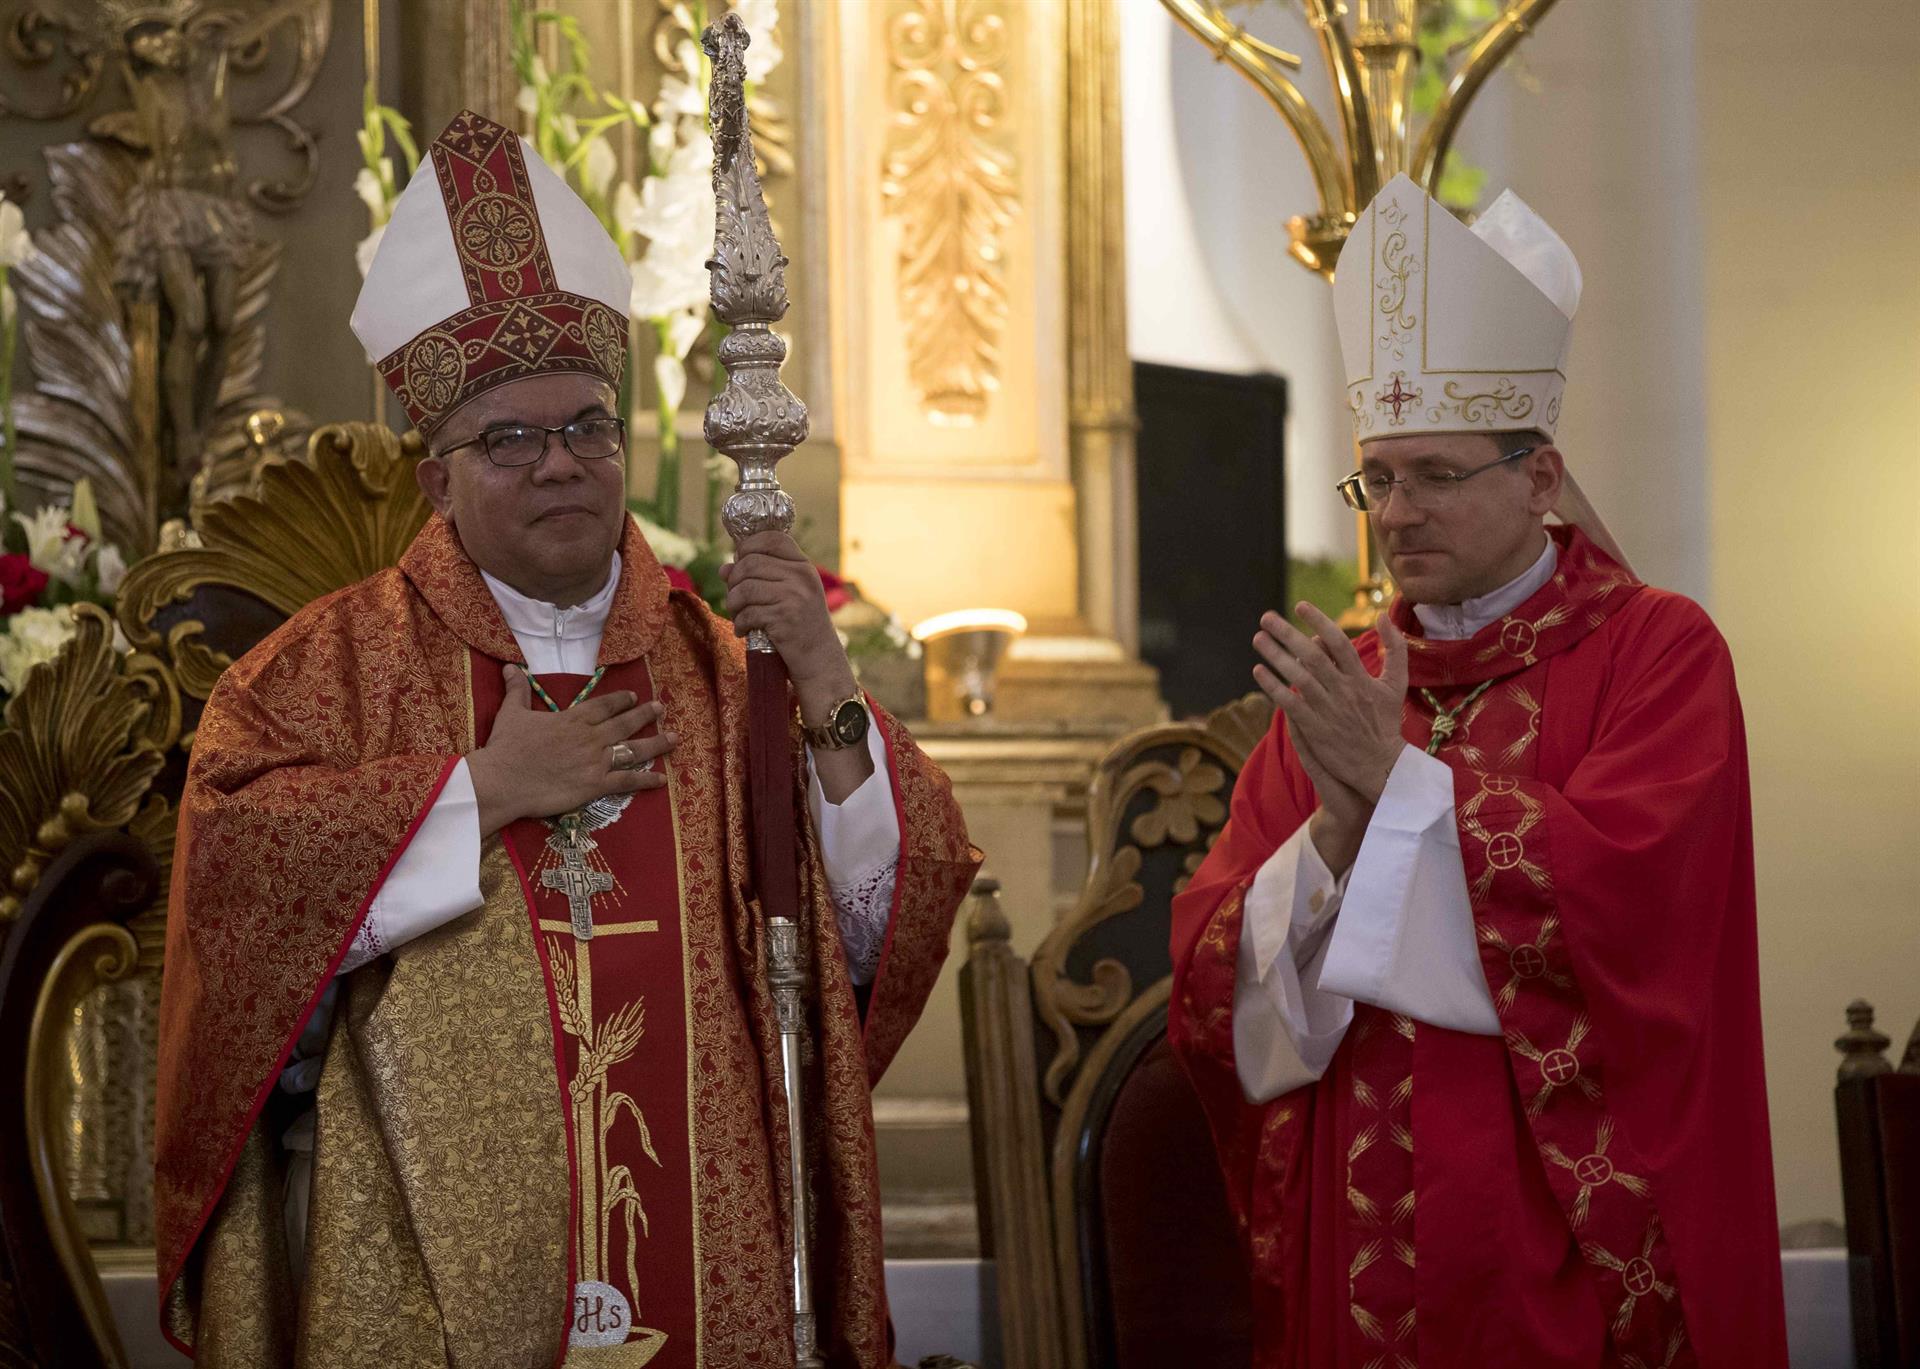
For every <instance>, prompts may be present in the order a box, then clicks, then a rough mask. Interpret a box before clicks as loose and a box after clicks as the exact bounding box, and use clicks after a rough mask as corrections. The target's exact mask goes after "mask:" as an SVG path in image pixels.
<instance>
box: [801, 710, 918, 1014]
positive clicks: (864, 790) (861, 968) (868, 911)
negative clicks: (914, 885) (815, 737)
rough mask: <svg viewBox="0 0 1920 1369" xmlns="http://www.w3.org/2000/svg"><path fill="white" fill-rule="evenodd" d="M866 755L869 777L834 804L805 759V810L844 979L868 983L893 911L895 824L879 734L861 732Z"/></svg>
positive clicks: (889, 770) (897, 831) (888, 767)
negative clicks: (815, 839) (842, 956)
mask: <svg viewBox="0 0 1920 1369" xmlns="http://www.w3.org/2000/svg"><path fill="white" fill-rule="evenodd" d="M867 755H868V756H869V757H870V758H871V759H872V761H873V774H871V775H869V776H868V777H867V780H866V782H865V783H864V784H862V785H861V786H860V787H859V788H858V789H856V790H854V791H853V792H852V793H851V794H849V795H847V797H846V798H845V799H844V800H842V801H841V802H839V803H829V802H827V796H826V794H825V792H824V791H823V790H822V789H821V788H820V777H819V776H818V775H817V774H814V773H812V772H813V756H812V753H811V752H809V753H808V756H807V770H808V772H809V775H808V786H807V807H808V809H809V811H810V812H811V814H812V816H813V826H814V830H815V831H816V832H818V833H819V834H820V858H821V862H822V863H823V864H824V865H825V866H826V867H827V892H828V894H829V895H830V896H831V897H832V899H833V913H834V920H835V921H836V922H838V923H839V924H840V942H841V945H842V947H843V948H844V950H845V951H846V956H847V977H848V978H850V979H851V980H853V982H854V983H856V984H869V983H872V982H873V976H874V974H875V973H876V972H877V971H878V970H879V968H880V952H881V951H882V949H884V948H885V946H886V944H887V920H888V918H889V917H890V915H891V914H892V911H893V886H894V881H895V879H896V877H897V876H898V873H899V869H900V820H899V818H898V817H897V816H896V815H895V813H894V811H893V771H892V768H891V764H892V763H891V762H890V761H889V760H888V758H887V748H886V746H885V745H884V744H883V743H882V741H881V739H880V729H879V728H877V727H872V728H869V729H867Z"/></svg>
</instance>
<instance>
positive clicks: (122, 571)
mask: <svg viewBox="0 0 1920 1369" xmlns="http://www.w3.org/2000/svg"><path fill="white" fill-rule="evenodd" d="M93 573H94V574H95V575H96V576H98V577H99V579H100V592H101V593H102V594H118V593H119V592H120V582H121V581H122V580H124V579H126V578H127V561H126V558H125V557H124V556H122V555H121V554H120V548H118V547H116V546H114V545H113V543H111V542H106V543H103V544H102V545H101V547H100V551H99V554H98V555H96V556H95V557H94V558H93Z"/></svg>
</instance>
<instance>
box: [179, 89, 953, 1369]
mask: <svg viewBox="0 0 1920 1369" xmlns="http://www.w3.org/2000/svg"><path fill="white" fill-rule="evenodd" d="M627 290H628V286H627V277H626V268H625V264H624V263H623V262H622V261H621V260H620V257H619V254H618V253H617V251H616V250H615V249H614V247H613V245H612V243H611V242H610V241H608V240H607V238H606V236H605V234H604V232H602V231H601V230H600V228H599V225H598V224H597V222H596V221H595V220H594V219H593V217H592V215H591V214H590V213H589V212H588V211H587V209H586V207H585V206H584V205H583V204H581V203H580V202H579V201H578V199H577V198H575V197H574V196H573V195H572V193H571V192H570V191H569V190H568V189H567V188H566V186H565V185H564V184H563V183H562V182H560V181H559V179H558V178H557V177H556V176H554V175H553V173H551V172H550V171H548V170H547V169H546V168H545V167H544V166H543V165H541V164H540V163H539V161H538V159H537V157H536V156H535V155H534V154H533V152H532V150H531V149H530V148H528V147H527V146H526V145H525V144H524V143H523V142H522V141H521V140H520V139H518V138H517V137H515V136H514V135H512V134H511V133H510V132H509V131H507V130H506V129H504V128H501V127H499V126H498V125H495V124H492V123H489V122H488V121H486V120H484V119H481V118H479V117H478V116H474V115H471V114H466V115H462V116H460V117H459V118H458V119H456V120H455V121H454V123H453V125H452V126H450V127H449V128H448V130H447V131H446V132H445V133H443V134H442V135H441V137H440V138H439V139H437V140H436V141H435V143H434V144H433V147H432V149H431V166H430V167H428V166H423V168H422V174H421V175H420V176H418V177H416V178H415V180H414V181H413V182H412V184H410V185H409V187H408V189H407V191H406V193H405V194H404V195H403V196H402V197H401V200H400V203H399V205H398V206H397V207H396V211H395V214H394V217H393V220H392V223H391V224H390V226H389V229H388V232H387V234H386V237H385V239H384V241H383V244H382V248H381V255H380V256H379V257H378V258H376V260H375V262H374V266H373V269H372V271H371V272H370V273H369V277H368V281H367V287H366V291H365V293H364V294H363V296H362V300H361V305H360V308H359V309H357V310H356V313H355V319H354V323H355V328H356V331H357V332H359V334H360V336H361V338H362V340H363V341H364V342H366V343H367V345H368V349H369V352H370V355H371V356H372V357H373V359H374V360H375V361H376V362H378V363H379V364H380V367H381V369H382V371H383V373H384V374H385V375H386V376H387V377H388V379H389V381H390V382H391V383H392V385H393V387H394V389H395V392H396V394H397V395H398V396H399V398H400V399H401V401H402V402H403V404H404V405H405V406H406V407H407V410H408V413H409V416H410V417H411V418H412V419H413V420H414V422H415V424H416V425H417V426H418V427H419V429H420V430H421V432H422V434H423V435H424V436H425V437H426V438H427V442H428V447H429V451H430V453H431V455H430V456H429V457H428V458H427V459H426V460H424V461H423V462H422V464H421V468H420V481H421V485H422V487H423V489H424V490H425V492H426V493H427V495H428V497H429V499H430V500H431V502H432V503H433V505H434V507H435V510H436V513H435V515H434V517H433V518H432V519H431V520H430V521H429V522H428V524H427V525H426V527H425V528H424V529H423V530H422V531H421V533H420V534H419V536H418V537H417V538H416V540H415V542H414V543H413V545H412V547H411V548H410V549H409V550H408V552H407V553H406V555H405V557H404V558H403V559H402V561H401V563H400V565H399V566H397V567H395V568H393V569H391V570H388V571H384V572H382V573H380V574H378V575H375V576H373V577H372V578H370V579H368V580H365V581H363V582H361V583H360V584H358V585H354V586H351V587H349V588H347V589H345V590H342V591H340V592H339V593H337V594H334V595H331V596H329V597H327V598H325V599H322V600H320V601H318V602H316V603H314V604H311V605H309V606H308V607H307V608H306V609H304V610H302V611H301V612H300V613H298V614H296V615H295V616H294V617H293V618H292V619H291V620H290V621H289V622H288V623H287V624H286V625H285V626H284V627H282V628H281V629H280V630H279V631H277V632H275V633H274V634H273V635H271V636H270V637H269V638H268V639H267V640H266V641H264V642H262V643H261V644H260V646H258V647H257V648H255V649H254V650H253V651H251V652H249V653H248V654H247V655H246V656H245V657H244V658H243V659H241V660H240V661H238V662H236V663H235V664H234V665H233V666H232V667H231V668H230V669H229V670H228V671H227V672H226V674H225V675H224V676H222V678H221V681H220V683H219V685H218V687H217V688H216V690H215V692H214V695H213V697H212V699H210V700H209V702H208V706H207V709H206V712H205V715H204V717H203V718H202V721H201V724H200V727H199V730H198V733H197V735H196V738H195V744H194V750H193V760H192V766H191V769H190V772H189V775H188V780H187V786H186V792H185V795H184V797H183V800H182V805H181V816H180V833H179V842H178V848H177V853H176V858H175V863H174V875H175V881H174V887H173V891H172V902H171V907H170V913H169V919H168V939H167V953H166V970H165V980H164V987H163V993H162V1005H161V1028H160V1030H161V1045H160V1096H159V1100H158V1135H157V1144H156V1174H155V1197H156V1212H157V1225H158V1231H159V1258H160V1280H161V1286H162V1289H163V1300H164V1309H163V1318H164V1322H165V1326H166V1329H167V1331H168V1334H169V1335H170V1337H171V1338H172V1339H173V1340H174V1342H175V1343H176V1344H177V1345H179V1346H180V1347H181V1348H182V1349H183V1350H186V1351H187V1352H188V1353H190V1354H193V1355H194V1356H195V1358H196V1359H197V1360H199V1361H200V1362H203V1363H207V1364H212V1365H219V1366H227V1365H245V1366H262V1367H264V1366H283V1365H289V1364H300V1365H315V1366H320V1365H341V1366H367V1365H382V1366H388V1365H391V1366H402V1367H408V1366H448V1367H449V1369H451V1367H452V1366H468V1365H472V1366H486V1367H487V1369H493V1367H494V1366H500V1367H502V1369H506V1367H507V1366H513V1367H515V1369H518V1367H519V1366H527V1367H528V1369H532V1367H533V1366H549V1365H558V1364H566V1365H574V1366H593V1365H608V1366H640V1365H655V1366H682V1365H684V1366H694V1365H725V1366H733V1365H749V1364H765V1365H772V1364H778V1363H788V1364H790V1363H792V1361H793V1355H794V1349H793V1324H792V1316H791V1306H790V1281H789V1274H788V1269H789V1262H790V1260H791V1258H792V1256H793V1251H794V1246H795V1243H796V1242H800V1243H802V1244H803V1246H804V1253H805V1258H807V1259H808V1260H809V1261H810V1262H811V1264H812V1267H813V1270H814V1276H815V1279H814V1286H815V1288H816V1290H817V1292H818V1302H819V1332H820V1341H821V1344H822V1347H823V1351H824V1353H825V1354H826V1355H827V1358H828V1362H829V1363H831V1364H834V1365H845V1366H856V1365H857V1366H880V1365H885V1364H888V1363H890V1362H891V1354H890V1349H891V1346H890V1333H889V1328H888V1320H887V1310H886V1295H885V1287H884V1280H883V1274H882V1251H881V1241H880V1230H879V1209H880V1201H879V1191H878V1178H877V1174H876V1170H875V1161H874V1150H873V1128H872V1113H871V1105H870V1097H869V1090H870V1088H871V1086H872V1084H873V1083H874V1081H876V1080H877V1079H878V1078H879V1077H880V1074H881V1072H882V1071H883V1070H884V1069H885V1068H886V1066H887V1063H888V1062H889V1060H891V1058H892V1056H893V1054H894V1052H895V1051H896V1050H897V1049H898V1047H899V1045H900V1042H901V1040H902V1039H903V1038H904V1036H905V1034H906V1032H907V1030H908V1028H909V1027H910V1026H911V1025H912V1023H913V1021H914V1019H915V1018H916V1016H917V1015H918V1013H919V1011H920V1009H921V1007H922V1005H923V1004H924V1002H925V1000H926V996H927V994H928V992H929V990H930V989H931V987H932V984H933V980H934V976H935V974H936V973H937V971H938V968H939V965H940V962H941V960H942V959H943V957H944V955H945V952H946V947H947V942H948V931H949V928H950V925H951V922H952V918H953V914H954V910H955V909H956V907H957V906H958V904H959V901H960V899H961V898H962V897H963V895H964V893H965V891H966V889H967V887H968V885H969V882H970V880H971V876H972V873H973V871H974V869H975V868H976V867H977V865H978V860H979V856H978V853H977V852H976V851H974V850H973V848H972V847H971V846H970V845H969V844H968V842H967V839H966V832H965V828H964V826H963V824H962V822H961V820H960V815H959V813H958V811H957V809H956V807H955V805H954V803H953V799H952V795H951V792H950V789H949V786H948V785H947V782H946V780H945V778H944V776H942V775H941V774H940V772H939V771H938V770H937V769H936V768H935V767H934V766H933V764H932V763H931V762H930V761H928V760H927V758H926V757H925V755H924V754H922V753H921V752H920V751H919V749H918V748H917V747H916V746H915V745H914V743H913V740H912V738H911V737H909V736H908V735H907V734H906V732H905V731H904V730H903V729H902V728H900V726H899V725H898V724H897V723H895V722H893V721H892V720H891V719H889V718H888V717H886V715H885V714H884V713H883V712H882V711H881V710H879V709H878V708H877V707H874V706H873V705H872V704H871V703H870V702H869V701H867V700H866V699H864V698H863V697H862V696H861V695H860V694H859V692H858V690H857V689H856V688H855V686H854V683H853V677H852V673H851V670H850V668H849V667H848V665H847V662H846V657H845V654H844V652H843V651H842V650H841V648H840V645H839V642H838V639H837V638H836V636H835V635H834V632H833V629H832V624H831V622H830V620H829V619H828V617H827V613H826V606H825V602H824V597H823V595H822V592H821V588H820V581H819V578H818V576H817V574H816V572H815V571H814V569H813V567H812V566H811V564H810V563H809V562H808V561H807V560H806V559H805V558H804V557H803V556H802V555H801V554H800V553H799V550H798V548H797V547H795V546H794V545H793V543H792V542H791V540H790V539H788V538H786V537H784V536H781V535H778V534H770V535H762V536H760V537H757V538H755V539H752V540H751V541H750V542H749V543H748V544H746V545H745V546H744V547H743V554H742V556H741V557H740V559H739V561H738V562H737V563H736V564H735V565H734V566H733V567H732V568H731V570H730V571H729V572H728V584H729V596H728V598H729V607H730V609H731V610H732V611H733V615H734V620H733V622H732V623H727V622H723V621H722V620H720V619H718V618H716V617H715V616H714V615H713V614H712V613H711V612H710V611H709V609H708V608H707V606H706V604H705V603H704V602H703V601H702V600H701V599H700V598H699V597H698V596H697V595H695V594H693V593H692V592H690V591H687V590H684V589H673V588H670V587H669V584H668V582H667V578H666V576H665V574H664V572H663V571H662V569H661V567H660V565H659V563H658V562H657V561H656V559H655V558H654V555H653V553H652V551H651V549H650V548H649V546H648V544H647V541H646V539H645V537H644V536H642V534H641V532H640V529H639V527H638V526H637V525H636V524H635V523H633V521H632V520H631V519H629V518H628V516H627V514H626V509H625V502H624V496H625V482H626V477H625V471H624V461H623V456H624V444H623V435H624V433H623V426H622V424H621V422H620V420H619V418H618V416H617V413H616V412H615V409H614V406H615V402H616V401H615V397H614V389H613V386H614V383H615V382H616V381H617V380H618V377H619V374H620V370H621V366H622V363H623V359H624V345H625V341H624V340H625V338H626V321H625V318H624V311H625V308H626V303H627ZM749 628H761V629H764V630H765V631H766V632H767V633H768V634H769V635H770V636H771V638H772V639H773V642H774V644H775V646H776V648H777V649H778V650H779V651H780V652H781V654H782V656H783V658H784V659H785V661H786V664H787V666H788V669H789V671H790V673H791V676H792V679H793V681H794V688H795V694H796V698H797V704H798V707H797V710H796V713H797V716H796V718H795V722H794V738H793V741H794V746H795V748H796V751H798V752H802V753H803V754H804V760H803V763H802V764H800V765H799V767H798V770H799V773H800V776H801V780H800V783H799V785H798V786H797V788H796V791H795V793H794V795H793V802H794V805H795V808H796V814H797V816H798V818H799V823H798V826H799V829H800V834H801V836H800V861H801V869H800V871H799V876H800V878H799V883H800V916H801V921H802V925H803V932H804V935H805V937H806V939H807V942H808V945H809V946H810V949H811V954H810V961H811V972H812V977H813V982H814V986H815V988H814V992H813V994H812V996H811V999H810V1005H809V1007H810V1014H811V1020H810V1022H809V1028H810V1036H811V1039H812V1041H813V1043H814V1049H813V1050H812V1052H811V1053H810V1055H809V1058H808V1060H807V1062H806V1066H805V1073H806V1080H805V1085H806V1090H807V1094H808V1099H809V1113H808V1124H809V1132H808V1134H807V1135H805V1136H802V1137H799V1138H796V1140H797V1144H798V1145H800V1146H801V1147H802V1148H803V1150H804V1153H805V1168H806V1173H807V1176H808V1182H809V1183H810V1184H811V1185H812V1187H813V1193H814V1198H815V1207H814V1210H815V1212H816V1213H817V1214H818V1223H817V1229H816V1230H814V1231H812V1232H806V1233H799V1234H798V1235H796V1233H794V1232H793V1231H791V1230H790V1229H788V1228H789V1225H790V1223H789V1221H788V1217H787V1214H788V1213H789V1211H790V1207H789V1203H788V1195H787V1193H786V1185H787V1183H788V1168H787V1161H786V1155H787V1146H788V1144H789V1138H788V1136H787V1135H786V1131H785V1128H786V1113H785V1109H784V1106H782V1105H781V1097H782V1095H781V1092H780V1070H781V1062H780V1052H779V1038H778V1029H777V1024H776V1021H775V1013H774V1006H773V1000H772V997H771V994H770V991H769V986H768V983H767V977H766V972H765V963H764V955H763V942H764V939H765V937H766V921H765V918H764V917H763V916H762V913H761V910H760V907H759V904H758V902H757V900H756V898H755V896H754V890H753V879H752V873H751V868H750V859H749V851H750V844H749V832H748V828H747V812H748V803H747V782H746V764H747V761H746V757H747V737H746V718H745V714H746V680H745V666H744V660H743V654H744V653H743V651H742V649H741V645H740V642H739V638H738V635H737V634H738V633H741V632H744V631H745V630H747V629H749Z"/></svg>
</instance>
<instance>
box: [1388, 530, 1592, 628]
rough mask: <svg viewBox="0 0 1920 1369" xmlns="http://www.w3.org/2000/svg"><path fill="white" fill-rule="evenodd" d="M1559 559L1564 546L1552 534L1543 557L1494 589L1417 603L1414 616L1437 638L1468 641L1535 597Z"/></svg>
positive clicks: (1542, 553) (1541, 555)
mask: <svg viewBox="0 0 1920 1369" xmlns="http://www.w3.org/2000/svg"><path fill="white" fill-rule="evenodd" d="M1559 562H1560V548H1559V546H1558V544H1556V543H1555V542H1554V540H1553V538H1552V537H1548V538H1547V549H1546V550H1545V551H1543V552H1541V553H1540V559H1539V560H1537V561H1535V562H1534V563H1533V565H1532V566H1530V567H1528V568H1527V569H1526V570H1525V571H1523V572H1521V574H1520V575H1519V577H1518V578H1516V579H1513V580H1509V581H1507V583H1506V584H1504V585H1502V586H1500V588H1499V589H1496V590H1495V591H1493V593H1491V594H1483V595H1481V596H1480V597H1479V598H1478V599H1468V600H1466V601H1464V602H1463V603H1458V604H1415V605H1414V606H1413V616H1414V617H1416V618H1418V619H1419V620H1420V626H1421V627H1422V628H1423V629H1424V630H1425V631H1426V634H1427V636H1429V637H1431V638H1433V639H1434V640H1435V641H1437V642H1464V641H1465V640H1466V639H1467V638H1469V637H1471V636H1473V634H1474V633H1476V632H1478V631H1479V630H1480V629H1481V628H1483V627H1485V626H1486V625H1487V624H1489V623H1492V622H1495V621H1497V620H1499V619H1501V618H1504V617H1506V616H1507V615H1508V614H1509V613H1512V612H1513V611H1514V610H1515V609H1517V608H1519V607H1520V605H1522V604H1524V603H1526V602H1527V600H1529V599H1531V598H1532V597H1533V595H1534V593H1535V591H1537V590H1538V589H1539V588H1540V586H1542V585H1544V584H1546V583H1547V581H1549V580H1551V579H1552V578H1553V570H1554V567H1555V566H1557V565H1558V564H1559Z"/></svg>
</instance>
